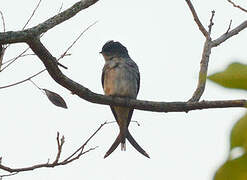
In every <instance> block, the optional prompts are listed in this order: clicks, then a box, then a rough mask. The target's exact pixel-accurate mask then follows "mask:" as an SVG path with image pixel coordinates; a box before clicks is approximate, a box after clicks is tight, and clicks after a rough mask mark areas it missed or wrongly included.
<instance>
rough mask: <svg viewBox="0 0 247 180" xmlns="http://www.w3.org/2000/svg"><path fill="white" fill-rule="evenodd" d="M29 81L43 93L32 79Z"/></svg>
mask: <svg viewBox="0 0 247 180" xmlns="http://www.w3.org/2000/svg"><path fill="white" fill-rule="evenodd" d="M29 81H30V82H31V83H32V84H33V85H34V86H35V87H36V88H38V89H39V90H41V91H43V89H42V88H40V87H39V86H38V85H37V84H35V83H34V82H33V81H32V80H31V79H29Z"/></svg>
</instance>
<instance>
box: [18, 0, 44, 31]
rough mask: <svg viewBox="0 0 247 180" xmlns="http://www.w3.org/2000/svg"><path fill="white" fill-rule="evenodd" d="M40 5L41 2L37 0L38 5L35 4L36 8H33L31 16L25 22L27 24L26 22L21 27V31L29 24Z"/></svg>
mask: <svg viewBox="0 0 247 180" xmlns="http://www.w3.org/2000/svg"><path fill="white" fill-rule="evenodd" d="M40 3H41V0H39V2H38V4H37V5H36V7H35V8H34V10H33V12H32V14H31V16H30V17H29V19H28V20H27V22H26V23H25V25H24V26H23V28H22V30H24V29H25V28H26V27H27V25H28V24H29V22H30V21H31V19H32V18H33V16H34V14H35V12H36V11H37V9H38V8H39V5H40Z"/></svg>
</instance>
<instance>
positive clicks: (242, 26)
mask: <svg viewBox="0 0 247 180" xmlns="http://www.w3.org/2000/svg"><path fill="white" fill-rule="evenodd" d="M246 27H247V20H246V21H244V22H242V23H241V24H240V25H238V26H237V27H235V28H234V29H232V30H230V31H228V32H227V33H224V34H223V35H221V36H220V37H218V38H217V39H215V40H213V41H212V46H213V47H216V46H218V45H220V44H221V43H223V42H224V41H226V40H227V39H229V38H231V37H232V36H234V35H237V34H238V33H239V32H240V31H242V30H244V29H245V28H246Z"/></svg>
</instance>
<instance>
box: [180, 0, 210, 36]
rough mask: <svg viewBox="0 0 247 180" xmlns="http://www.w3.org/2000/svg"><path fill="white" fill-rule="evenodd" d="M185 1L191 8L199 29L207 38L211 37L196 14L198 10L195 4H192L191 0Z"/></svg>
mask: <svg viewBox="0 0 247 180" xmlns="http://www.w3.org/2000/svg"><path fill="white" fill-rule="evenodd" d="M185 1H186V3H187V4H188V6H189V8H190V11H191V13H192V15H193V17H194V20H195V22H196V24H197V26H198V28H199V29H200V31H201V32H202V34H203V35H204V36H205V37H206V38H207V37H209V34H208V32H207V30H206V29H205V27H204V26H203V25H202V23H201V21H200V19H199V18H198V16H197V13H196V10H195V8H194V6H193V4H192V3H191V1H190V0H185Z"/></svg>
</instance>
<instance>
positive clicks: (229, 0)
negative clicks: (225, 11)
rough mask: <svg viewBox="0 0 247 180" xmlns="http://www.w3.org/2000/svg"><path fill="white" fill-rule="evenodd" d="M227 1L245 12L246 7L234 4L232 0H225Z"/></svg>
mask: <svg viewBox="0 0 247 180" xmlns="http://www.w3.org/2000/svg"><path fill="white" fill-rule="evenodd" d="M227 1H228V2H229V3H231V4H232V5H233V7H236V8H238V9H240V10H242V11H244V12H245V13H246V12H247V10H246V9H244V8H242V7H241V6H239V5H236V4H235V3H234V2H232V1H231V0H227Z"/></svg>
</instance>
